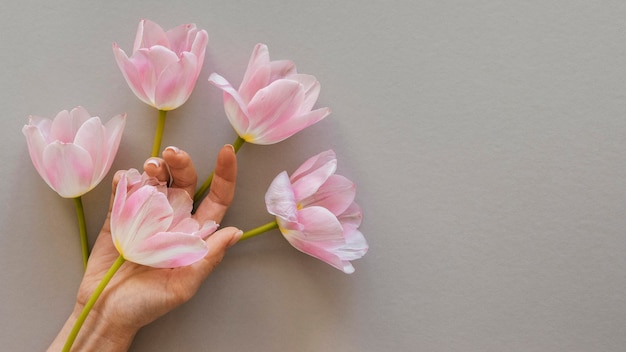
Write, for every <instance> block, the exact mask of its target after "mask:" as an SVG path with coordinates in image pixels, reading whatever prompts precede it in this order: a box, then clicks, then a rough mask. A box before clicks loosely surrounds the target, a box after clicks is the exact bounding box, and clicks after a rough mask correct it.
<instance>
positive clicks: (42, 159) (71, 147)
mask: <svg viewBox="0 0 626 352" xmlns="http://www.w3.org/2000/svg"><path fill="white" fill-rule="evenodd" d="M125 117H126V115H125V114H123V115H117V116H115V117H113V118H112V119H111V120H110V121H109V122H108V123H107V124H106V125H104V126H103V125H102V122H100V118H99V117H91V115H89V113H88V112H87V110H85V109H84V108H83V107H80V106H79V107H77V108H75V109H73V110H72V111H69V112H68V111H67V110H63V111H61V112H60V113H58V114H57V116H56V117H55V118H54V120H50V119H46V118H41V117H37V116H30V118H29V123H28V125H26V126H24V128H23V129H22V132H23V133H24V135H25V136H26V142H27V143H28V151H29V153H30V158H31V159H32V161H33V164H34V165H35V169H37V171H38V172H39V175H41V177H43V179H44V181H46V183H47V184H48V185H49V186H50V187H52V189H54V190H55V191H56V192H57V193H59V195H60V196H61V197H64V198H76V197H79V196H81V195H83V194H85V193H87V192H88V191H90V190H91V189H93V188H94V187H95V186H97V185H98V183H100V181H102V179H103V178H104V176H106V174H107V172H109V169H110V168H111V164H112V163H113V159H114V158H115V154H116V153H117V149H118V147H119V144H120V140H121V138H122V132H123V130H124V125H125V124H126V119H125Z"/></svg>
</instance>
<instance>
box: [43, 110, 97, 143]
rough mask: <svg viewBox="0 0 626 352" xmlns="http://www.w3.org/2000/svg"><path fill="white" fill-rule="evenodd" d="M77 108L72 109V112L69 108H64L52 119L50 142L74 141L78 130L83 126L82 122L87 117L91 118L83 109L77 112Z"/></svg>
mask: <svg viewBox="0 0 626 352" xmlns="http://www.w3.org/2000/svg"><path fill="white" fill-rule="evenodd" d="M75 110H76V109H75ZM75 110H72V113H70V112H69V111H67V110H63V111H61V112H59V113H58V114H57V116H56V117H55V118H54V120H53V121H52V125H51V126H50V136H49V138H50V139H49V141H48V142H52V141H59V142H62V143H72V142H74V136H76V132H77V131H78V129H79V128H80V127H81V126H82V124H83V123H84V122H85V121H87V119H89V116H85V114H83V113H82V111H76V112H75ZM87 115H89V114H87Z"/></svg>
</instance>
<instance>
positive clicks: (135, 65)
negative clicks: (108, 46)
mask: <svg viewBox="0 0 626 352" xmlns="http://www.w3.org/2000/svg"><path fill="white" fill-rule="evenodd" d="M113 53H114V54H115V62H117V65H118V67H119V68H120V71H122V75H123V76H124V79H126V83H127V84H128V86H129V87H130V89H131V90H132V91H133V93H134V94H135V95H136V96H137V98H139V99H140V100H141V101H143V102H144V103H146V104H148V105H152V101H151V100H150V98H149V97H148V95H147V93H146V91H145V90H144V85H143V76H144V74H145V72H146V71H147V70H148V67H149V64H148V63H147V62H143V63H142V62H140V61H139V60H140V59H139V58H135V59H134V61H131V60H130V59H129V58H128V56H127V55H126V53H125V52H124V50H122V49H120V48H119V46H118V45H117V44H116V43H113ZM142 58H144V59H145V56H142Z"/></svg>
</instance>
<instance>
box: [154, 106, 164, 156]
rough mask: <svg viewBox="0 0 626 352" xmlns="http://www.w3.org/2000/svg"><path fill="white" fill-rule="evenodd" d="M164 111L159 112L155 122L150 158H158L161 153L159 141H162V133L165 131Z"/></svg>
mask: <svg viewBox="0 0 626 352" xmlns="http://www.w3.org/2000/svg"><path fill="white" fill-rule="evenodd" d="M166 117H167V111H166V110H159V120H158V121H157V128H156V132H155V133H154V144H152V155H151V156H152V157H157V156H159V152H160V151H161V140H163V131H164V130H165V118H166Z"/></svg>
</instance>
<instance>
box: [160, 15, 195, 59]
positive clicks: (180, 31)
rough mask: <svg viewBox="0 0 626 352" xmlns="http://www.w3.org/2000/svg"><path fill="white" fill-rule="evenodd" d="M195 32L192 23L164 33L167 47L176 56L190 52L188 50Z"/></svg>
mask: <svg viewBox="0 0 626 352" xmlns="http://www.w3.org/2000/svg"><path fill="white" fill-rule="evenodd" d="M197 32H198V30H197V29H196V25H195V24H193V23H188V24H181V25H180V26H176V27H174V28H172V29H170V30H168V31H167V32H165V35H166V37H167V41H168V45H167V47H168V48H170V49H171V50H172V51H173V52H175V53H176V54H182V53H183V52H185V51H190V50H189V49H191V43H192V42H193V39H194V38H195V36H196V33H197Z"/></svg>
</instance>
